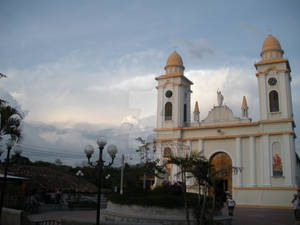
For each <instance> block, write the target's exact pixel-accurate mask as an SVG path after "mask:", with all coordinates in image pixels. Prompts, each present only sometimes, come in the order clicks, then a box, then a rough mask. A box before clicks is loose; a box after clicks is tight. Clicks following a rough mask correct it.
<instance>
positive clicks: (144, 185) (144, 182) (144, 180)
mask: <svg viewBox="0 0 300 225" xmlns="http://www.w3.org/2000/svg"><path fill="white" fill-rule="evenodd" d="M143 189H144V191H145V190H146V173H145V172H144V177H143Z"/></svg>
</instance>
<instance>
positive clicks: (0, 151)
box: [0, 117, 4, 164]
mask: <svg viewBox="0 0 300 225" xmlns="http://www.w3.org/2000/svg"><path fill="white" fill-rule="evenodd" d="M0 119H1V117H0ZM3 152H4V146H3V145H0V157H1V155H2V153H3ZM0 164H1V159H0Z"/></svg>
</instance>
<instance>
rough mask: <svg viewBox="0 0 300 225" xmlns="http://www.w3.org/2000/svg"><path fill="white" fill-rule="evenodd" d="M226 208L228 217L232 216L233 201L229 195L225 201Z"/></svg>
mask: <svg viewBox="0 0 300 225" xmlns="http://www.w3.org/2000/svg"><path fill="white" fill-rule="evenodd" d="M226 206H227V209H228V215H229V216H233V210H234V207H235V201H234V200H233V199H232V196H231V195H229V198H228V199H227V201H226Z"/></svg>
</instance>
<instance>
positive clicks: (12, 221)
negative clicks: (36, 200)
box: [1, 208, 23, 225]
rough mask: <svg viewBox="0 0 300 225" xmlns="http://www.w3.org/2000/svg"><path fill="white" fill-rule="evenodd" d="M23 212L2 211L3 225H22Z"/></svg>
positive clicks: (5, 209)
mask: <svg viewBox="0 0 300 225" xmlns="http://www.w3.org/2000/svg"><path fill="white" fill-rule="evenodd" d="M22 212H23V211H22V210H16V209H9V208H3V209H2V218H1V224H2V225H21V224H22V223H21V222H22Z"/></svg>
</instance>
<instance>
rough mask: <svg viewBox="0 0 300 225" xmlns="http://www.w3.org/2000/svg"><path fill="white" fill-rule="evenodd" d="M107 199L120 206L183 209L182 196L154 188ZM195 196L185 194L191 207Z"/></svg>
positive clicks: (111, 196) (113, 195) (194, 201)
mask: <svg viewBox="0 0 300 225" xmlns="http://www.w3.org/2000/svg"><path fill="white" fill-rule="evenodd" d="M106 197H107V199H108V200H109V201H111V202H113V203H117V204H121V205H140V206H146V207H147V206H148V207H149V206H156V207H162V208H183V194H172V193H166V192H165V190H164V189H163V188H156V189H154V190H153V191H146V192H139V193H125V194H124V195H120V194H118V193H109V194H107V195H106ZM197 198H198V197H197V195H196V194H193V193H187V199H188V204H189V205H190V206H191V207H192V206H193V205H195V204H197Z"/></svg>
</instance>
